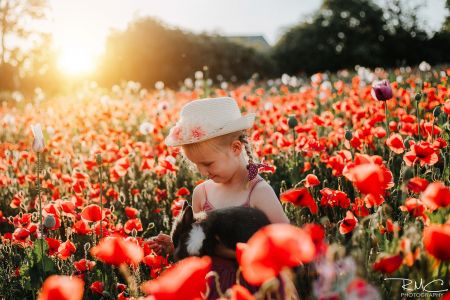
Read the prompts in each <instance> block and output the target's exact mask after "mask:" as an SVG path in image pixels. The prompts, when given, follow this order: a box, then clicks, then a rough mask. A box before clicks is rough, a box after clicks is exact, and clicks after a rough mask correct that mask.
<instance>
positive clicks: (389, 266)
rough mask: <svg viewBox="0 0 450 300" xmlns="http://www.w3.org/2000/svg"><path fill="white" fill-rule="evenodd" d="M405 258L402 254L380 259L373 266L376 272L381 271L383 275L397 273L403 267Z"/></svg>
mask: <svg viewBox="0 0 450 300" xmlns="http://www.w3.org/2000/svg"><path fill="white" fill-rule="evenodd" d="M402 262H403V257H402V255H401V254H397V255H392V256H388V257H384V258H381V259H378V260H377V261H376V262H375V263H374V264H373V266H372V268H373V269H374V270H375V271H380V272H382V273H387V274H390V273H393V272H395V271H397V270H398V269H399V268H400V266H401V265H402Z"/></svg>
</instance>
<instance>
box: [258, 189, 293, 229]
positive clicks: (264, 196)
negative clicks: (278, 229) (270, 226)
mask: <svg viewBox="0 0 450 300" xmlns="http://www.w3.org/2000/svg"><path fill="white" fill-rule="evenodd" d="M250 205H251V206H252V207H254V208H258V209H260V210H262V211H263V212H264V213H265V214H266V215H267V217H268V218H269V221H270V222H271V223H287V224H289V219H288V217H287V216H286V214H285V213H284V210H283V207H282V206H281V203H280V200H278V197H277V195H276V194H275V192H274V190H273V189H272V187H271V186H270V185H269V184H268V183H267V182H265V181H263V182H261V183H260V184H258V185H256V186H255V188H254V190H253V192H252V194H251V198H250Z"/></svg>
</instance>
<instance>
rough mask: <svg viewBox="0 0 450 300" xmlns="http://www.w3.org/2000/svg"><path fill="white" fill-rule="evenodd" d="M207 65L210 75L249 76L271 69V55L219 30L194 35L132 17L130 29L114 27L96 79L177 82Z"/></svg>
mask: <svg viewBox="0 0 450 300" xmlns="http://www.w3.org/2000/svg"><path fill="white" fill-rule="evenodd" d="M203 66H208V68H209V75H210V78H213V79H215V78H216V77H217V76H218V75H219V74H220V75H222V76H223V77H224V78H225V79H230V78H231V77H233V76H234V77H235V78H236V79H238V80H246V79H248V78H250V77H251V75H252V74H253V73H255V72H257V73H259V74H260V75H263V76H264V75H272V74H273V69H274V63H273V62H272V61H271V60H270V58H269V57H268V55H265V54H262V53H259V52H257V51H256V50H254V49H252V48H247V47H244V46H241V45H238V44H235V43H232V42H230V41H228V40H227V39H226V38H223V37H220V36H209V35H205V34H202V35H195V34H192V33H189V32H185V31H182V30H180V29H174V28H169V27H167V26H165V25H163V24H162V23H160V22H159V21H157V20H155V19H153V18H148V17H147V18H141V19H137V20H135V21H134V22H132V23H131V24H130V25H129V26H128V28H127V29H126V30H125V31H116V32H114V33H112V34H111V35H110V36H109V38H108V40H107V44H106V47H105V53H104V55H103V59H102V61H101V63H100V66H99V68H98V69H99V72H98V74H97V77H98V78H97V79H98V81H99V83H101V84H105V85H111V84H116V83H118V82H120V81H121V80H134V81H138V82H140V83H141V84H142V85H143V86H146V87H153V86H154V84H155V82H156V81H159V80H162V81H163V82H164V83H165V84H166V85H167V86H176V85H177V84H178V83H180V82H182V81H183V80H184V79H185V78H187V77H191V76H193V74H194V73H195V71H198V70H202V68H203Z"/></svg>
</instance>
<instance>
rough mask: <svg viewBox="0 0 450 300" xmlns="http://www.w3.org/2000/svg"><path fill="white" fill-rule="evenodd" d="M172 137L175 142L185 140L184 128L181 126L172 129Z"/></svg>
mask: <svg viewBox="0 0 450 300" xmlns="http://www.w3.org/2000/svg"><path fill="white" fill-rule="evenodd" d="M170 135H171V136H172V138H173V139H174V140H175V141H180V140H181V139H182V138H183V128H182V127H181V126H176V127H174V128H172V133H171V134H170Z"/></svg>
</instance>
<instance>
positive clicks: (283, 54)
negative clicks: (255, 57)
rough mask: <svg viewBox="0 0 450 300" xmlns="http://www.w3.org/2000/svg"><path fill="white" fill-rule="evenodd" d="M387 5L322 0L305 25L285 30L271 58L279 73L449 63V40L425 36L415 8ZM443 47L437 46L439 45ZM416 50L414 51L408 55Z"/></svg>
mask: <svg viewBox="0 0 450 300" xmlns="http://www.w3.org/2000/svg"><path fill="white" fill-rule="evenodd" d="M388 4H389V5H387V6H386V7H383V8H382V7H380V6H378V5H376V4H375V3H374V2H373V1H372V0H363V1H359V0H350V1H342V0H326V1H324V3H323V5H322V6H321V8H320V9H319V10H318V11H317V12H316V13H315V14H314V15H313V16H312V20H311V21H309V22H303V23H301V24H299V25H297V26H295V27H293V28H291V29H289V30H288V31H287V32H286V33H285V34H284V35H283V36H282V38H281V39H280V40H279V42H278V43H277V45H276V46H275V48H274V51H273V57H274V58H275V60H276V61H277V63H278V64H279V68H280V70H282V71H283V72H288V73H290V74H295V73H298V72H307V73H312V72H317V71H324V70H331V71H333V70H339V69H342V68H351V67H353V66H355V65H364V66H369V67H374V66H399V65H404V64H409V65H411V64H418V63H420V62H421V61H423V60H426V61H428V62H431V63H434V64H436V63H444V62H448V61H449V59H450V57H449V54H448V51H443V50H442V49H445V48H442V44H445V45H448V43H449V42H448V41H447V40H446V39H445V38H446V37H447V36H441V35H440V34H436V36H435V37H433V38H429V37H428V36H427V34H426V32H425V31H424V30H423V29H421V28H419V25H418V21H417V17H416V14H415V10H417V9H418V7H414V8H409V9H406V8H405V3H404V2H402V1H388ZM439 45H441V46H439ZM411 49H415V51H410V50H411Z"/></svg>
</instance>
